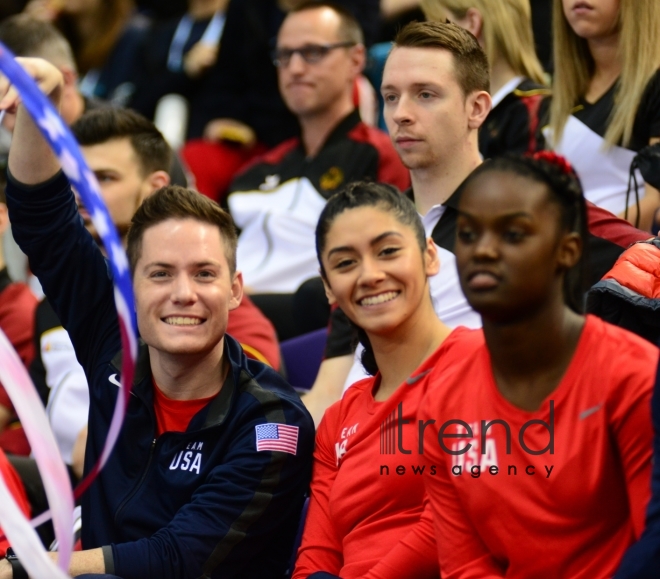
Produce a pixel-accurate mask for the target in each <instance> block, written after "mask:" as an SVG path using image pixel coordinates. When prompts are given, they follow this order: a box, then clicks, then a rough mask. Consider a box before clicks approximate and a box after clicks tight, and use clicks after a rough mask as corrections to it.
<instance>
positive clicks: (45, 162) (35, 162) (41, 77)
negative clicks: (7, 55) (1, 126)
mask: <svg viewBox="0 0 660 579" xmlns="http://www.w3.org/2000/svg"><path fill="white" fill-rule="evenodd" d="M16 61H17V62H18V63H19V64H20V65H21V66H23V68H24V69H25V70H26V71H27V73H28V74H29V75H30V76H31V77H32V78H33V79H34V80H35V81H36V82H37V84H38V85H39V88H40V89H41V90H42V91H43V92H44V94H46V95H47V96H48V97H49V98H50V100H51V101H52V103H53V104H54V105H55V108H56V109H58V110H59V105H60V97H61V94H62V87H63V84H64V80H63V77H62V74H61V73H60V71H59V70H58V69H57V68H55V67H54V66H53V65H52V64H50V63H49V62H46V61H45V60H42V59H40V58H17V59H16ZM19 103H20V97H19V95H18V93H17V92H16V89H15V87H13V86H11V85H10V84H9V81H8V80H7V78H6V77H2V78H0V110H6V111H7V114H16V126H15V128H14V134H13V137H12V141H11V147H10V150H9V163H8V166H9V172H10V173H11V174H12V176H13V177H14V179H16V180H17V181H19V182H20V183H23V184H25V185H36V184H37V183H43V182H44V181H48V179H50V178H51V177H53V175H55V174H56V173H57V172H58V171H59V170H60V164H59V161H58V160H57V157H56V156H55V155H54V153H53V152H52V150H51V148H50V146H49V144H48V143H47V142H46V140H45V139H44V138H43V136H42V135H41V133H40V132H39V129H38V127H37V126H36V124H35V123H34V121H33V120H32V118H31V117H30V115H29V114H28V112H27V111H26V110H25V107H24V106H23V105H22V104H19Z"/></svg>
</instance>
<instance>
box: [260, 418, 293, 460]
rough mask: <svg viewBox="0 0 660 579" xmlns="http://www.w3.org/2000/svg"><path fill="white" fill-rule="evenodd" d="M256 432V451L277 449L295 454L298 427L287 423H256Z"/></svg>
mask: <svg viewBox="0 0 660 579" xmlns="http://www.w3.org/2000/svg"><path fill="white" fill-rule="evenodd" d="M254 428H255V430H256V432H257V451H259V450H279V451H281V452H288V453H289V454H293V455H295V454H297V451H298V427H297V426H289V425H288V424H277V423H276V422H268V423H267V424H257V426H255V427H254Z"/></svg>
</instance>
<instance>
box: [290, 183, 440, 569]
mask: <svg viewBox="0 0 660 579" xmlns="http://www.w3.org/2000/svg"><path fill="white" fill-rule="evenodd" d="M316 247H317V253H318V256H319V262H320V266H321V267H320V269H321V275H322V277H323V281H324V283H325V286H326V292H327V294H328V297H329V300H330V302H331V303H332V304H334V303H337V304H338V305H339V306H340V307H341V308H342V310H343V311H344V312H346V315H347V316H348V317H349V319H350V320H351V321H352V322H353V323H354V324H355V325H356V326H357V327H358V329H359V333H360V339H361V341H362V343H363V345H364V346H365V357H363V363H364V364H365V367H367V368H368V369H369V370H370V371H371V373H373V374H374V376H373V377H371V378H368V379H365V380H362V381H361V382H358V383H357V384H356V385H355V386H354V387H353V388H351V389H350V390H349V391H348V392H347V394H346V396H345V397H344V398H343V400H341V401H339V402H337V403H336V404H334V405H333V406H331V407H330V408H329V409H328V411H327V412H326V413H325V416H324V418H323V420H322V422H321V424H320V426H319V430H318V432H317V437H316V450H315V453H314V468H313V475H312V484H311V499H310V505H309V511H308V515H307V521H306V525H305V530H304V534H303V539H302V545H301V548H300V550H299V553H298V560H297V563H296V567H295V571H294V574H293V579H305V578H307V577H309V576H310V575H314V574H315V573H318V572H326V573H329V574H330V575H331V576H341V577H342V578H343V579H353V578H358V577H359V578H369V579H375V578H379V579H386V578H399V577H404V576H405V577H415V578H416V579H424V578H436V577H438V574H439V571H438V565H437V561H436V559H435V541H434V539H433V522H432V520H431V517H430V512H428V509H426V510H425V503H426V500H425V494H424V485H423V480H422V477H421V476H416V475H414V474H413V473H412V469H413V468H414V465H413V463H415V460H414V459H413V460H411V456H410V455H403V457H402V456H400V455H397V454H395V451H396V444H397V441H396V437H395V430H394V426H395V423H396V422H397V420H404V421H410V420H414V417H415V413H416V410H417V407H418V405H419V403H420V401H421V399H422V396H423V395H424V393H425V392H426V388H427V385H428V379H427V376H428V375H429V371H430V369H431V368H432V367H433V365H434V364H435V363H436V361H437V359H438V358H439V357H440V356H442V346H441V344H442V342H443V341H444V339H445V338H446V337H447V336H448V335H449V332H450V330H449V328H447V326H445V325H444V324H443V323H442V322H441V321H440V320H439V319H438V317H437V316H436V315H435V313H434V310H433V304H432V302H431V296H430V292H429V282H428V277H429V276H432V275H435V274H436V273H437V272H438V269H439V260H438V256H437V252H436V248H435V246H434V244H433V242H432V241H431V240H430V239H426V236H425V234H424V229H423V226H422V223H421V220H420V218H419V216H418V214H417V212H416V210H415V206H414V205H413V203H412V202H411V201H410V200H409V199H407V198H406V197H405V196H403V195H400V194H399V193H398V192H397V191H396V190H395V189H394V188H392V187H389V186H387V185H380V184H373V183H365V182H359V183H357V184H355V185H353V186H349V187H348V188H347V189H345V190H343V191H342V192H340V193H337V194H336V195H334V196H333V197H331V198H330V200H329V201H328V204H327V205H326V207H325V209H324V210H323V212H322V214H321V217H320V219H319V224H318V226H317V230H316ZM400 444H402V445H404V446H405V445H407V444H409V441H408V440H403V441H400ZM379 449H380V450H379ZM416 458H417V457H416V456H415V459H416ZM401 468H403V469H404V470H406V471H407V474H406V476H401V475H400V471H401Z"/></svg>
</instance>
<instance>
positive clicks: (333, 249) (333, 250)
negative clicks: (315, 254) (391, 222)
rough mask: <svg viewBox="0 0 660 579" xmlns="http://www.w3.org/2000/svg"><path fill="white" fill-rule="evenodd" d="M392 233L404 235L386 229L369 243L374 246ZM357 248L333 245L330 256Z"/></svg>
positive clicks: (398, 235) (399, 235) (329, 252)
mask: <svg viewBox="0 0 660 579" xmlns="http://www.w3.org/2000/svg"><path fill="white" fill-rule="evenodd" d="M390 235H396V236H397V237H403V235H401V234H400V233H399V232H398V231H386V232H385V233H381V234H380V235H378V236H377V237H374V238H373V239H372V240H371V241H370V242H369V245H371V246H374V245H376V244H378V243H380V242H381V241H382V240H383V239H385V238H386V237H389V236H390ZM354 250H355V248H354V247H353V246H352V245H341V246H339V247H333V248H332V249H331V250H330V251H328V257H330V256H331V255H332V254H333V253H339V252H342V251H354Z"/></svg>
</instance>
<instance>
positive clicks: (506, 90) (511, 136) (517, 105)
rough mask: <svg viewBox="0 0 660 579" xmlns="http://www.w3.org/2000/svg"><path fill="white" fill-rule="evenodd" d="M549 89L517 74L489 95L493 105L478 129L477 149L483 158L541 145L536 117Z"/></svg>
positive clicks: (540, 115) (532, 149)
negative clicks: (491, 95)
mask: <svg viewBox="0 0 660 579" xmlns="http://www.w3.org/2000/svg"><path fill="white" fill-rule="evenodd" d="M549 95H550V89H549V88H548V87H545V86H542V85H540V84H538V83H535V82H534V81H533V80H530V79H528V78H524V77H522V76H517V77H515V78H513V79H511V80H510V81H509V82H508V83H506V84H505V85H504V86H503V87H502V88H501V89H500V90H498V91H497V92H496V93H495V94H494V95H493V108H492V109H491V111H490V113H488V116H487V117H486V120H485V121H484V124H483V125H482V126H481V129H479V152H480V153H481V155H482V156H483V157H484V159H490V158H492V157H497V156H500V155H503V154H504V153H519V154H521V155H522V154H523V153H534V152H535V151H540V150H542V149H543V148H544V145H545V142H544V140H543V138H542V135H541V131H540V119H541V118H543V116H544V111H545V110H546V109H547V105H548V103H549V100H548V98H547V97H548V96H549Z"/></svg>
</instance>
